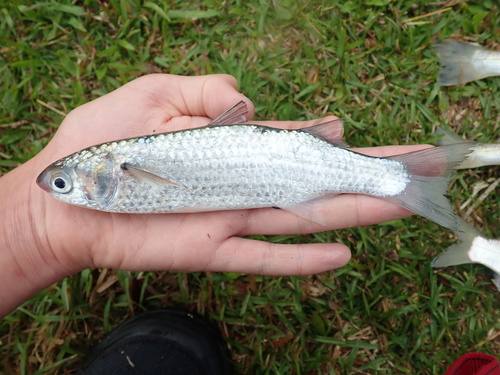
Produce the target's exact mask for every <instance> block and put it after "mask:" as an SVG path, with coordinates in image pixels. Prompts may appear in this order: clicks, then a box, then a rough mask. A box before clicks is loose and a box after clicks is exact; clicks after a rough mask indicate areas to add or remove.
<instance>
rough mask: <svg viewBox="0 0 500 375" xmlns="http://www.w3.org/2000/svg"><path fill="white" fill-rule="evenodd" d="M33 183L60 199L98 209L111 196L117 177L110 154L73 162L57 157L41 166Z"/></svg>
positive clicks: (106, 202) (109, 199)
mask: <svg viewBox="0 0 500 375" xmlns="http://www.w3.org/2000/svg"><path fill="white" fill-rule="evenodd" d="M36 183H37V184H38V186H40V187H41V188H42V189H43V190H45V191H47V192H48V193H50V194H51V195H52V196H53V197H54V198H56V199H58V200H60V201H62V202H65V203H69V204H73V205H77V206H83V207H88V208H94V209H101V210H102V209H106V207H107V205H109V203H110V202H111V201H112V199H113V197H114V196H115V193H116V190H117V186H118V177H117V173H116V168H114V161H113V160H112V158H111V157H104V158H93V159H90V160H86V161H84V162H81V163H76V164H75V163H66V162H65V159H61V160H59V161H58V162H55V163H53V164H51V165H50V166H48V167H47V168H45V170H44V171H43V172H42V173H40V175H39V176H38V178H37V179H36Z"/></svg>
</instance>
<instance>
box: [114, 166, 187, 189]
mask: <svg viewBox="0 0 500 375" xmlns="http://www.w3.org/2000/svg"><path fill="white" fill-rule="evenodd" d="M120 167H121V169H123V170H124V171H127V172H129V173H130V174H131V175H132V176H134V177H135V178H136V179H137V180H139V181H142V182H146V183H148V184H150V185H152V186H164V185H170V186H175V187H179V188H182V187H183V186H182V185H179V184H177V183H175V182H173V181H170V180H168V179H166V178H165V177H161V176H158V175H157V174H154V173H151V172H148V171H145V170H144V169H141V168H138V167H135V166H133V165H131V164H129V163H122V164H121V165H120Z"/></svg>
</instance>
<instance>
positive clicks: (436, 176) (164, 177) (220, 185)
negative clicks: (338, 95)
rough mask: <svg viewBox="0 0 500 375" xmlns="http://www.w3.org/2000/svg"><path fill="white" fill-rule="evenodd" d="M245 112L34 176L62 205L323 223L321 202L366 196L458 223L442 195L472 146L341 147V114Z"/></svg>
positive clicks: (111, 148) (95, 152) (87, 155)
mask: <svg viewBox="0 0 500 375" xmlns="http://www.w3.org/2000/svg"><path fill="white" fill-rule="evenodd" d="M246 112H247V109H246V104H245V103H244V102H240V103H238V104H236V105H235V106H234V107H232V108H230V109H229V110H228V111H227V112H225V113H223V114H222V115H221V116H219V117H218V118H216V119H215V120H213V121H212V122H210V123H209V124H208V125H207V126H204V127H200V128H195V129H188V130H180V131H176V132H167V133H160V134H154V135H147V136H143V137H138V138H131V139H124V140H117V141H112V142H107V143H103V144H100V145H96V146H92V147H89V148H86V149H84V150H81V151H78V152H76V153H74V154H71V155H69V156H66V157H64V158H62V159H60V160H58V161H55V162H54V163H52V164H51V165H50V166H48V167H47V168H46V169H45V170H44V171H43V172H41V173H40V175H39V176H38V177H37V180H36V182H37V184H38V185H39V186H40V187H41V188H42V189H44V190H45V191H47V192H49V193H50V194H51V195H52V197H54V198H56V199H58V200H60V201H62V202H65V203H69V204H73V205H77V206H81V207H85V208H90V209H94V210H100V211H105V212H113V213H179V212H181V213H182V212H205V211H220V210H239V209H254V208H263V207H274V208H281V209H284V210H287V211H290V212H292V213H294V214H295V215H298V216H300V217H302V218H305V219H308V220H310V221H313V222H316V223H319V224H322V225H326V224H325V223H326V222H327V219H328V217H327V214H326V213H324V211H325V210H322V209H321V206H322V204H323V203H324V202H325V200H327V199H330V198H332V197H334V196H336V195H338V194H342V193H354V194H366V195H370V196H374V197H378V198H380V199H383V200H385V201H387V202H391V203H394V204H397V205H399V206H401V207H404V208H406V209H408V210H410V211H412V212H414V213H418V214H420V215H422V216H424V217H426V218H428V219H430V220H432V221H434V222H436V223H438V224H440V225H442V226H444V227H447V228H449V229H457V230H458V227H457V219H458V218H457V216H456V214H455V213H454V212H453V209H452V207H451V205H450V202H449V201H448V199H447V198H446V197H445V192H446V190H447V187H448V181H449V178H450V175H451V174H452V172H453V170H454V167H455V166H456V165H458V164H460V163H461V162H462V161H463V160H464V159H465V157H466V156H467V154H468V153H469V152H470V151H469V149H470V148H471V147H472V145H473V144H472V143H471V144H467V143H461V144H458V145H449V146H442V147H431V148H429V149H425V150H421V151H416V152H411V153H407V154H403V155H396V156H392V157H390V158H378V157H372V156H367V155H363V154H361V153H358V152H354V151H352V150H350V149H349V148H346V147H344V144H343V142H342V134H343V124H342V121H341V120H338V121H329V122H327V123H323V124H319V125H316V126H312V127H309V128H303V129H278V128H271V127H266V126H262V125H256V124H250V123H246V120H245V115H244V114H245V113H246Z"/></svg>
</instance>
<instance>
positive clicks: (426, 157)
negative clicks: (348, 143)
mask: <svg viewBox="0 0 500 375" xmlns="http://www.w3.org/2000/svg"><path fill="white" fill-rule="evenodd" d="M474 145H475V143H472V142H468V143H460V144H453V145H446V146H440V147H433V148H428V149H425V150H421V151H416V152H410V153H407V154H403V155H397V156H393V157H391V158H390V159H393V160H396V161H399V162H401V163H403V164H404V165H405V167H406V170H407V172H408V174H409V175H410V182H409V183H408V185H407V187H406V189H405V190H404V191H403V192H402V193H401V194H400V195H397V196H393V197H385V198H384V199H385V200H387V201H389V202H392V203H395V204H397V205H398V206H401V207H404V208H406V209H407V210H410V211H412V212H414V213H416V214H419V215H421V216H423V217H425V218H427V219H429V220H432V221H434V222H435V223H438V224H440V225H442V226H444V227H446V228H448V229H451V230H453V231H455V232H461V231H462V230H461V229H460V223H459V217H458V216H457V215H456V214H455V213H454V212H453V208H452V207H451V204H450V202H449V200H448V198H446V196H445V194H446V191H447V189H448V183H449V179H450V176H451V174H452V173H453V171H454V170H455V169H456V167H457V166H458V165H459V164H460V163H462V161H463V160H464V159H465V158H466V157H467V155H468V154H469V153H470V152H471V148H472V147H473V146H474Z"/></svg>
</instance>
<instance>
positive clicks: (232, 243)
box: [207, 237, 351, 276]
mask: <svg viewBox="0 0 500 375" xmlns="http://www.w3.org/2000/svg"><path fill="white" fill-rule="evenodd" d="M350 257H351V253H350V251H349V249H348V248H347V247H346V246H345V245H342V244H306V245H305V244H299V245H288V244H286V245H285V244H272V243H269V242H263V241H256V240H250V239H245V238H237V237H232V238H229V239H228V240H226V241H225V242H224V243H223V244H222V245H221V246H220V247H219V248H218V249H217V252H216V253H215V255H214V257H213V260H212V261H211V262H210V263H209V264H208V265H207V270H211V271H231V272H245V273H253V274H260V275H274V276H277V275H311V274H314V273H319V272H324V271H328V270H332V269H335V268H339V267H342V266H344V265H346V264H347V262H349V259H350Z"/></svg>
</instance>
